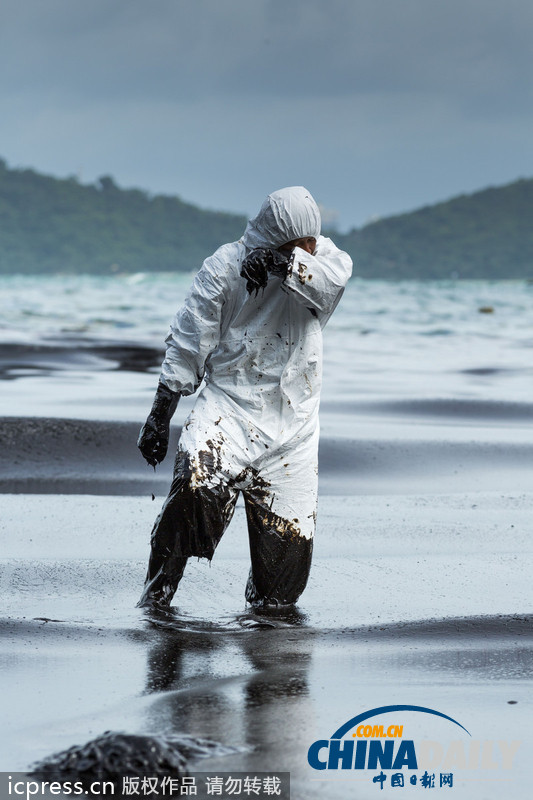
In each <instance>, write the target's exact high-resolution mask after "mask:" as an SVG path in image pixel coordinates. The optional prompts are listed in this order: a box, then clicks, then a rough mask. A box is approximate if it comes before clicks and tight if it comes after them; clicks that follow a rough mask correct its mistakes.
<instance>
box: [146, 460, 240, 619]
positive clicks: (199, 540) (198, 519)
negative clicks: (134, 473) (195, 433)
mask: <svg viewBox="0 0 533 800" xmlns="http://www.w3.org/2000/svg"><path fill="white" fill-rule="evenodd" d="M237 496H238V491H236V490H235V489H233V488H232V487H228V486H227V485H226V486H224V485H222V484H221V485H219V486H216V487H212V486H211V487H208V486H205V485H201V484H199V485H197V484H196V481H195V480H194V479H193V472H192V470H191V465H190V460H189V456H188V454H187V453H186V452H183V451H181V450H178V453H177V455H176V461H175V465H174V477H173V480H172V485H171V487H170V492H169V495H168V497H167V499H166V501H165V504H164V505H163V508H162V509H161V513H160V514H159V516H158V518H157V520H156V522H155V525H154V528H153V530H152V535H151V541H150V544H151V553H150V561H149V563H148V573H147V575H146V581H145V585H144V589H143V593H142V595H141V598H140V600H139V603H138V605H139V606H143V605H149V604H150V603H153V602H156V603H162V604H164V605H167V604H169V603H170V601H171V599H172V597H173V595H174V593H175V591H176V589H177V587H178V584H179V582H180V580H181V578H182V576H183V572H184V570H185V565H186V563H187V559H188V558H189V557H190V556H192V555H194V556H198V557H199V558H208V559H209V560H211V559H212V558H213V554H214V552H215V549H216V546H217V545H218V543H219V541H220V539H221V538H222V535H223V534H224V531H225V530H226V528H227V527H228V525H229V523H230V521H231V518H232V516H233V512H234V510H235V504H236V502H237Z"/></svg>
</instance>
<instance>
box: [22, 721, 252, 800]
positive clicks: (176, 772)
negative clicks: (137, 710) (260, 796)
mask: <svg viewBox="0 0 533 800" xmlns="http://www.w3.org/2000/svg"><path fill="white" fill-rule="evenodd" d="M235 752H237V751H236V749H235V748H234V747H225V746H223V745H221V744H219V743H218V742H213V741H211V740H209V739H196V738H193V737H191V736H134V735H130V734H125V733H114V732H112V731H106V732H105V733H104V734H102V736H99V737H98V738H96V739H93V740H92V741H90V742H87V744H84V745H75V746H74V747H71V748H69V749H68V750H64V751H62V752H61V753H56V754H55V755H52V756H49V757H48V758H45V759H43V761H40V762H39V763H37V764H34V765H33V766H32V768H31V772H30V773H29V774H30V776H31V777H32V778H37V779H39V780H46V781H50V782H52V781H59V782H61V783H65V782H66V781H70V782H79V783H81V784H82V786H83V788H84V789H85V790H86V791H87V792H90V791H91V784H93V783H94V782H95V781H99V782H100V783H102V782H103V781H106V782H109V783H111V784H113V787H114V791H113V792H112V794H113V797H121V798H122V797H125V796H126V795H127V794H128V793H127V792H126V794H123V791H124V778H127V777H132V778H137V779H141V780H142V778H152V779H155V778H157V782H158V784H160V783H161V781H162V780H163V779H164V778H172V779H173V780H174V781H176V783H175V784H174V787H175V791H174V794H173V795H171V794H170V793H169V792H167V796H179V795H180V794H182V793H183V792H182V790H181V785H182V779H183V778H184V777H185V776H187V775H188V767H187V764H188V762H189V761H190V760H193V761H196V760H197V759H201V758H207V757H208V756H213V755H214V756H224V755H228V754H230V753H235ZM185 791H187V790H185Z"/></svg>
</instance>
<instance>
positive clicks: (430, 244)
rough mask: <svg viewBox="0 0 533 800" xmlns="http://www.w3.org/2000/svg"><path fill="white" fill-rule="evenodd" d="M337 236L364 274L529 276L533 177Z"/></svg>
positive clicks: (532, 269)
mask: <svg viewBox="0 0 533 800" xmlns="http://www.w3.org/2000/svg"><path fill="white" fill-rule="evenodd" d="M335 238H336V241H337V242H338V244H339V246H342V247H343V248H344V249H345V250H347V251H348V252H349V253H350V254H351V255H352V258H353V259H354V263H355V274H357V275H359V276H361V277H365V278H449V277H450V276H459V277H461V278H530V277H533V180H532V179H529V180H519V181H516V182H515V183H510V184H508V185H507V186H501V187H497V188H490V189H484V190H483V191H480V192H476V193H475V194H470V195H461V196H460V197H455V198H453V199H452V200H448V202H445V203H438V204H437V205H433V206H427V207H425V208H421V209H420V210H418V211H413V212H411V213H409V214H400V215H398V216H394V217H388V218H385V219H381V220H379V221H377V222H373V223H371V224H369V225H366V226H365V227H363V228H361V229H360V230H355V229H354V230H352V231H351V232H350V233H348V234H346V235H345V236H338V235H337V236H336V237H335Z"/></svg>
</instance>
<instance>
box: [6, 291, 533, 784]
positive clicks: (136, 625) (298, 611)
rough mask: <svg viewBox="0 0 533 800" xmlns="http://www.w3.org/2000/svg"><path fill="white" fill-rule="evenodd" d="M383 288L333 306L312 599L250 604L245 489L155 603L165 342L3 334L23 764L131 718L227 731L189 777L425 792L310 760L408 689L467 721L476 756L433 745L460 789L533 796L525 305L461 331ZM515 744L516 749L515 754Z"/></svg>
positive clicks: (12, 726) (436, 768)
mask: <svg viewBox="0 0 533 800" xmlns="http://www.w3.org/2000/svg"><path fill="white" fill-rule="evenodd" d="M165 287H166V284H165V286H164V287H163V288H165ZM123 288H124V287H121V286H120V287H117V288H116V293H117V296H118V295H120V297H121V298H122V294H123V291H122V290H123ZM356 289H357V291H356ZM119 290H120V291H119ZM103 291H104V294H105V292H107V291H108V287H107V285H106V287H104V290H103ZM152 291H155V290H154V289H153V288H152ZM165 291H166V288H165ZM380 291H381V292H383V289H380V290H379V291H378V289H374V288H373V287H367V288H365V286H363V287H361V286H359V287H355V288H354V292H353V295H352V294H350V293H348V294H347V296H346V298H345V299H346V303H345V310H346V314H345V316H342V313H340V314H339V316H338V318H337V320H335V319H334V320H332V337H331V338H330V339H329V343H328V341H326V372H325V381H324V394H323V402H322V407H321V424H322V437H321V447H320V495H319V515H318V527H317V536H316V541H315V550H314V557H313V558H314V560H313V567H312V570H311V577H310V581H309V585H308V587H307V589H306V591H305V592H304V594H303V596H302V598H301V600H300V603H299V605H298V607H297V608H295V609H291V610H289V611H286V610H285V611H283V610H282V611H280V612H277V613H276V612H271V613H266V612H265V613H262V614H258V613H253V612H252V611H251V610H250V608H249V607H246V605H245V602H244V586H245V582H246V577H247V574H248V568H249V555H248V543H247V535H246V526H245V519H244V509H243V508H242V505H239V506H238V508H237V512H236V514H235V518H234V520H233V522H232V525H231V527H230V529H229V530H228V532H227V534H226V535H225V536H224V538H223V540H222V542H221V544H220V546H219V548H218V550H217V552H216V554H215V558H214V559H213V562H212V564H211V565H209V564H208V563H206V562H194V561H191V563H190V564H189V565H188V567H187V570H186V573H185V577H184V579H183V582H182V584H181V586H180V588H179V590H178V593H177V595H176V598H175V602H174V606H173V611H172V614H170V615H154V614H147V613H146V612H142V611H140V610H138V609H136V608H135V603H136V601H137V599H138V596H139V593H140V589H141V586H142V583H143V578H144V574H145V570H146V562H147V557H148V550H149V534H150V530H151V527H152V524H153V521H154V519H155V516H156V515H157V513H158V511H159V508H160V506H161V503H162V501H163V500H164V497H165V495H166V491H167V489H168V485H169V481H170V468H171V459H167V461H166V462H165V464H163V465H162V467H161V468H158V470H157V472H156V473H154V471H153V470H151V469H150V468H148V467H147V466H146V465H145V464H144V462H143V461H142V459H141V458H140V456H139V454H138V452H137V450H136V446H135V441H136V438H137V433H138V429H139V426H140V422H141V420H142V419H143V416H144V415H145V413H146V411H147V409H148V408H149V404H150V402H151V396H152V393H153V389H154V386H155V382H156V380H157V376H156V371H157V366H156V365H157V363H158V360H159V358H160V350H159V349H158V347H159V344H157V343H155V341H154V340H153V339H152V338H151V336H149V335H147V334H146V335H145V333H143V334H142V336H141V335H139V336H137V337H135V336H133V335H131V336H130V337H129V338H128V340H127V341H126V340H125V339H124V340H122V341H121V340H119V339H118V338H116V339H113V338H111V337H108V338H105V337H102V336H100V337H98V336H95V337H93V338H91V331H90V330H89V332H88V333H83V334H80V335H79V336H78V339H77V338H76V336H77V334H72V333H70V334H68V335H67V336H66V337H61V336H57V337H56V338H55V339H54V337H48V339H47V338H46V336H43V342H44V344H43V342H41V344H42V345H43V346H42V347H41V345H39V346H38V347H36V346H35V345H34V343H31V342H28V341H25V340H24V337H23V336H22V334H21V333H20V331H18V332H17V333H16V335H15V336H14V337H12V339H13V341H10V342H6V343H4V344H2V343H1V342H0V377H1V378H3V380H2V386H1V388H2V396H1V398H0V399H1V403H0V413H1V414H2V416H0V442H1V444H2V459H1V460H0V504H1V508H2V515H1V520H0V538H1V541H2V553H1V560H0V587H1V597H2V614H1V619H0V629H1V634H2V635H1V640H0V648H1V649H0V671H1V675H2V689H3V691H2V694H1V700H0V702H1V705H2V720H3V726H2V727H3V734H2V743H1V747H0V771H17V770H21V771H24V770H27V769H28V767H29V766H30V765H31V764H33V763H35V762H36V761H38V760H40V759H43V758H45V757H47V756H49V755H51V754H52V753H56V752H59V751H63V750H65V749H67V748H69V747H71V746H72V745H81V744H84V743H85V742H88V741H89V740H92V739H94V738H96V737H98V736H100V735H101V734H103V733H104V732H105V731H107V730H111V731H116V732H123V733H126V734H139V735H156V736H169V735H174V734H175V735H179V736H183V735H186V736H190V737H194V738H195V739H210V740H212V741H213V742H215V743H220V745H224V746H225V747H227V748H233V750H231V752H228V751H224V754H223V755H222V754H221V753H222V751H220V754H218V755H217V750H216V749H215V750H211V751H210V752H209V753H208V754H207V755H206V757H205V758H202V759H197V760H194V759H192V760H191V763H190V765H189V766H190V769H193V770H202V771H205V770H210V769H213V770H219V771H221V772H224V773H229V772H232V771H233V772H236V771H244V772H249V771H252V772H253V771H262V772H267V771H272V772H274V771H277V772H281V771H290V773H291V797H292V798H293V800H307V798H311V800H314V799H315V798H316V800H345V798H346V800H348V799H349V798H356V799H357V800H367V798H376V797H383V798H395V797H402V796H408V795H410V796H416V795H417V794H420V793H421V792H423V787H422V786H421V785H420V784H419V785H417V786H410V785H406V786H404V787H403V788H399V787H396V788H394V787H392V786H390V781H389V783H387V784H385V786H384V788H383V789H380V787H379V785H377V784H375V783H374V782H373V781H372V778H373V777H374V776H375V775H376V774H377V772H378V770H352V769H351V770H340V769H339V770H327V771H319V770H314V769H312V768H311V767H310V766H309V765H308V762H307V754H308V749H309V747H310V745H311V744H312V743H313V742H315V741H317V740H328V739H329V738H330V737H331V736H332V734H333V732H334V731H336V730H337V729H338V728H339V726H341V725H342V724H343V723H345V722H346V721H347V720H349V719H351V718H352V717H354V716H355V715H357V714H359V713H361V712H364V711H366V710H369V709H372V708H377V707H382V706H388V705H411V706H420V707H424V708H429V709H437V710H439V711H440V712H442V713H444V714H446V715H449V716H450V717H452V718H453V719H454V720H458V721H459V722H460V723H461V725H463V726H464V727H465V728H466V729H467V730H468V732H469V734H470V738H464V739H461V742H462V744H461V747H463V746H464V748H466V749H465V751H464V752H465V756H464V759H466V760H464V759H463V762H462V761H461V757H460V754H459V755H458V754H457V752H456V756H455V762H453V760H452V765H451V766H450V765H449V764H448V766H447V767H445V766H444V761H442V763H440V762H438V760H436V759H435V758H434V759H433V760H431V758H430V757H429V756H428V755H427V754H426V762H427V768H428V771H429V772H430V773H435V775H436V780H437V785H436V787H435V790H434V791H435V793H436V796H437V797H439V796H441V795H440V794H439V792H440V793H444V796H448V793H450V795H449V796H450V797H457V798H465V800H496V799H498V800H499V798H501V797H502V795H503V794H504V793H506V794H507V795H510V796H512V797H513V798H518V799H519V800H521V799H522V798H524V800H527V798H529V794H530V767H529V748H530V746H531V744H532V739H531V732H530V726H529V720H530V716H531V709H532V706H533V694H532V684H533V626H532V621H533V602H532V599H533V598H532V592H531V574H532V566H533V554H532V551H533V546H532V544H531V519H532V513H533V489H532V482H531V463H532V456H533V434H532V428H531V420H532V418H533V404H532V403H531V400H530V378H531V366H530V358H529V353H530V347H531V344H532V343H531V341H530V339H529V338H527V337H529V336H530V334H529V333H527V331H526V330H525V328H523V330H524V333H520V335H518V334H517V336H516V337H515V339H513V340H512V341H511V338H512V337H511V338H509V337H510V336H511V334H510V333H509V331H513V330H514V328H512V325H514V324H515V320H516V319H517V310H516V309H517V308H518V306H517V305H516V303H515V306H513V308H512V313H511V311H509V318H508V319H507V321H506V318H505V317H504V316H503V315H504V311H502V312H501V314H500V317H499V318H497V319H496V320H495V319H486V318H485V317H484V318H483V320H482V321H481V322H479V321H478V320H477V318H476V320H474V322H471V321H470V319H469V318H467V320H466V322H464V320H463V318H462V317H460V315H459V316H457V317H456V318H455V317H454V316H453V315H454V313H455V311H454V310H453V309H454V308H455V306H454V305H453V303H454V302H455V300H453V297H452V291H451V289H450V290H448V289H447V288H444V289H442V290H440V289H439V292H440V293H439V292H437V290H434V289H430V288H429V289H428V288H427V287H422V288H420V298H419V300H418V301H417V302H418V303H419V305H418V306H417V307H416V308H415V307H412V306H413V303H414V301H413V297H414V295H411V294H408V293H404V292H403V289H401V287H400V288H394V287H393V288H391V290H390V291H391V292H393V293H396V294H395V295H394V298H393V301H391V302H387V303H385V306H386V307H387V308H388V309H399V310H398V319H397V320H396V321H394V320H392V321H391V317H390V315H389V316H387V317H386V319H385V318H383V317H382V316H380V315H381V313H382V312H381V306H382V305H383V303H382V299H381V295H380ZM387 291H389V290H388V289H387ZM465 291H466V290H465ZM468 291H469V292H470V295H468V292H467V293H466V295H465V296H468V297H470V296H475V298H476V303H477V302H478V300H477V298H478V296H479V303H481V302H483V304H485V305H489V304H491V303H495V300H494V299H493V298H491V297H488V296H487V295H486V292H487V291H488V289H478V288H475V289H469V290H468ZM495 291H496V290H495ZM498 291H500V289H498ZM509 291H510V290H509ZM357 292H359V293H361V292H362V295H363V308H362V309H361V308H359V305H358V303H359V300H358V299H357V298H358V295H357ZM365 292H366V294H365ZM431 292H434V293H435V296H434V301H433V300H432V299H431V297H432V295H431ZM101 296H102V295H98V297H97V299H98V302H100V299H99V298H100V297H101ZM502 296H504V297H505V292H504V293H503V294H502ZM520 296H521V295H520ZM428 297H429V300H428ZM513 297H514V295H513ZM402 298H404V299H402ZM461 298H462V296H461ZM156 299H158V298H156ZM67 300H68V298H67ZM452 300H453V302H452ZM404 301H405V304H406V305H405V307H402V306H401V302H404ZM430 301H431V302H433V303H434V305H433V306H432V307H431V308H428V312H427V316H426V318H425V321H424V320H423V325H425V328H424V330H421V331H419V332H418V333H417V334H416V336H415V334H414V333H413V331H414V327H413V326H414V322H413V319H414V318H415V317H416V318H417V319H418V316H420V317H421V318H422V317H423V312H424V310H425V306H424V304H427V303H429V305H430V306H431V302H430ZM65 302H67V301H65ZM117 302H118V300H117ZM154 302H155V300H154ZM158 302H159V300H158ZM343 302H344V301H343ZM457 302H459V301H457ZM513 302H515V301H514V300H513ZM516 302H518V301H516ZM520 302H521V301H520ZM365 303H366V304H367V306H366V307H365ZM461 303H463V305H461V306H460V308H461V309H463V310H461V314H463V316H464V313H463V312H464V308H465V307H466V306H465V305H464V298H462V299H461ZM96 304H97V303H96V300H95V301H94V305H95V306H96ZM172 305H174V301H173V303H172ZM457 307H458V308H459V306H457ZM509 307H510V308H511V306H509ZM442 309H444V311H442ZM450 309H451V311H450ZM474 310H475V306H474ZM441 311H442V314H443V316H444V312H446V313H448V312H449V318H448V319H447V320H446V323H444V322H443V321H440V322H439V320H438V314H439V313H441ZM400 312H401V313H400ZM88 313H89V312H88ZM120 313H121V314H123V316H124V318H128V319H129V318H130V317H131V314H130V312H129V311H127V312H126V311H125V312H120ZM465 313H466V312H465ZM356 314H357V317H356ZM457 314H459V312H457ZM417 315H418V316H417ZM354 318H357V319H358V320H360V322H358V325H359V328H358V335H357V336H355V335H353V333H351V334H350V335H351V338H347V334H346V331H350V332H352V330H353V319H354ZM502 321H503V325H502ZM393 322H394V324H396V328H394V325H393ZM495 322H497V323H498V326H499V327H498V331H497V330H496V327H495ZM43 324H44V323H43ZM151 324H152V323H151ZM161 324H162V323H161V322H160V321H159V320H157V324H156V323H153V326H154V329H155V328H157V330H159V329H160V327H161ZM374 324H375V326H376V330H380V326H385V328H386V330H385V331H384V334H383V335H381V334H379V335H378V334H376V335H375V336H374V334H373V333H372V326H373V325H374ZM444 324H446V326H447V327H446V329H445V328H444ZM524 324H525V323H524ZM401 325H404V328H401ZM421 325H422V323H421ZM461 325H464V326H465V329H464V330H462V329H461ZM506 325H507V328H506ZM335 326H337V327H335ZM387 326H388V327H387ZM468 326H470V328H468ZM89 327H90V326H89ZM459 330H461V334H460V336H459V335H457V336H456V337H455V336H454V331H459ZM465 331H466V333H465ZM501 331H503V333H501V334H500V332H501ZM513 336H514V334H513ZM17 337H18V338H17ZM84 337H85V338H84ZM376 337H377V338H376ZM380 337H381V338H380ZM491 337H492V338H491ZM498 337H499V338H498ZM524 337H525V338H524ZM339 343H342V348H341V347H340V346H339ZM487 343H490V349H489V344H487ZM528 348H529V349H528ZM346 363H348V364H349V365H350V370H348V371H346V369H345V365H346ZM192 402H193V401H192V399H185V400H184V401H183V403H182V404H180V407H179V409H178V414H177V415H176V425H175V427H174V431H173V437H174V438H173V440H172V441H173V444H175V442H176V441H177V436H178V433H179V424H180V423H181V422H182V421H183V419H184V417H185V415H186V414H187V412H188V410H189V409H190V407H191V405H192ZM173 444H171V448H172V446H173ZM152 494H153V495H154V496H155V500H152ZM400 721H401V722H402V723H404V724H405V731H406V733H405V735H406V736H409V737H410V738H411V739H413V740H414V741H415V742H416V743H417V747H418V743H420V742H423V741H433V742H437V743H438V744H439V745H440V746H441V747H442V748H444V749H445V750H446V749H447V748H448V746H450V743H451V742H453V741H455V740H457V739H458V738H460V737H458V736H457V734H456V733H455V732H454V731H453V730H451V729H450V728H449V727H446V725H449V723H446V724H444V723H442V722H436V721H435V719H434V718H431V717H430V716H428V715H423V714H414V713H409V714H406V715H404V717H403V718H402V719H401V720H400ZM501 741H503V742H504V743H505V742H507V743H513V742H518V745H517V750H516V753H515V754H514V757H513V760H512V765H511V768H510V769H504V768H503V767H504V766H505V764H504V762H505V757H504V755H502V751H501V749H498V747H499V746H498V742H501ZM476 748H477V750H476ZM476 753H477V755H476ZM423 771H424V766H423V765H422V762H421V763H420V764H419V769H418V770H416V772H417V774H418V775H419V776H420V775H421V774H422V773H423ZM441 772H453V774H454V785H453V787H452V788H450V787H446V786H444V787H442V788H440V787H439V786H438V780H439V774H440V773H441ZM389 775H390V771H389ZM1 800H4V798H1Z"/></svg>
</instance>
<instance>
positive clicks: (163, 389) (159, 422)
mask: <svg viewBox="0 0 533 800" xmlns="http://www.w3.org/2000/svg"><path fill="white" fill-rule="evenodd" d="M180 397H181V394H180V393H179V392H173V391H172V390H171V389H169V388H168V386H165V384H164V383H162V382H161V381H159V385H158V387H157V391H156V393H155V398H154V404H153V406H152V410H151V411H150V413H149V414H148V419H147V420H146V422H145V423H144V425H143V426H142V428H141V432H140V434H139V439H138V440H137V447H138V448H139V450H140V451H141V453H142V454H143V457H144V458H145V459H146V461H148V463H149V464H150V466H151V467H155V466H156V465H157V464H160V463H161V462H162V461H163V459H164V458H165V456H166V454H167V450H168V438H169V436H170V420H171V419H172V415H173V414H174V411H175V410H176V407H177V405H178V400H179V399H180Z"/></svg>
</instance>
